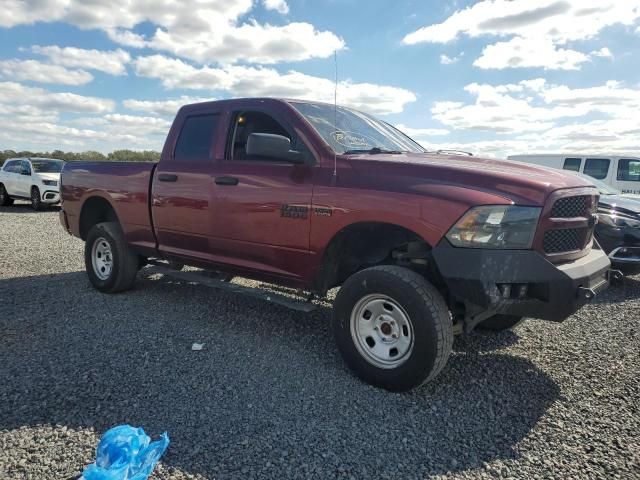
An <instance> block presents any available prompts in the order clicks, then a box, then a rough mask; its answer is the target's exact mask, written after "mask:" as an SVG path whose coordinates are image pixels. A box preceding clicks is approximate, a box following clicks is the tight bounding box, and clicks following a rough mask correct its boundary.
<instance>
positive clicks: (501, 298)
mask: <svg viewBox="0 0 640 480" xmlns="http://www.w3.org/2000/svg"><path fill="white" fill-rule="evenodd" d="M432 254H433V259H434V260H435V263H436V266H437V268H438V270H439V272H440V274H441V276H442V278H443V280H444V282H445V283H446V285H447V288H448V291H449V293H450V296H451V301H452V302H454V303H457V304H458V305H463V306H464V311H465V323H466V324H467V328H473V326H475V325H476V324H477V323H480V322H481V321H482V320H484V319H486V318H488V317H490V316H492V315H496V314H505V315H516V316H522V317H532V318H540V319H543V320H551V321H555V322H561V321H563V320H564V319H566V318H567V317H568V316H570V315H571V314H573V313H574V312H576V311H577V310H578V309H579V308H580V307H582V306H583V305H584V304H586V303H587V302H588V301H590V300H591V299H592V298H593V296H594V295H595V294H597V293H599V292H600V291H602V290H604V289H605V288H607V286H608V285H609V270H610V267H611V264H610V262H609V258H608V257H607V255H606V254H605V253H604V252H603V251H602V250H600V249H599V248H595V247H594V248H593V249H592V250H591V252H590V253H589V254H588V255H586V256H584V257H582V258H579V259H577V260H574V261H571V262H566V263H562V264H557V265H556V264H553V263H551V262H549V261H548V260H546V259H545V258H543V257H542V256H541V255H540V254H539V253H537V252H535V251H532V250H485V249H469V248H455V247H452V246H451V245H450V244H449V242H447V241H446V240H443V241H442V242H441V243H440V244H439V245H438V246H437V247H436V248H434V249H433V250H432Z"/></svg>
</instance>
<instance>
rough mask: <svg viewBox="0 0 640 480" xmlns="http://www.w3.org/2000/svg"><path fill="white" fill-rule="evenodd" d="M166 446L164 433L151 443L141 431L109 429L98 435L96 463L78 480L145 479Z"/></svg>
mask: <svg viewBox="0 0 640 480" xmlns="http://www.w3.org/2000/svg"><path fill="white" fill-rule="evenodd" d="M168 446H169V437H168V436H167V432H164V433H163V434H162V436H161V437H160V440H156V441H155V442H151V439H150V438H149V436H148V435H147V434H146V433H144V430H143V429H142V428H134V427H132V426H130V425H119V426H117V427H113V428H111V429H109V430H107V431H106V432H105V433H104V435H102V438H101V439H100V443H98V448H96V463H93V464H91V465H89V466H88V467H87V468H85V470H84V472H83V474H82V477H81V479H84V480H146V479H147V478H149V475H151V472H152V471H153V468H154V467H155V466H156V463H157V462H158V460H159V459H160V457H161V456H162V455H163V454H164V452H165V450H166V449H167V447H168Z"/></svg>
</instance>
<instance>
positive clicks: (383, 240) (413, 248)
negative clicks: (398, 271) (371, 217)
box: [314, 222, 431, 295]
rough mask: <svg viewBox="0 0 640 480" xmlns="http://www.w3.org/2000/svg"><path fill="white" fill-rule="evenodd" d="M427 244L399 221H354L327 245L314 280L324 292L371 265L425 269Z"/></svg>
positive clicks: (319, 290)
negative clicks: (394, 265) (400, 224)
mask: <svg viewBox="0 0 640 480" xmlns="http://www.w3.org/2000/svg"><path fill="white" fill-rule="evenodd" d="M430 250H431V246H430V245H429V244H428V243H427V242H426V241H425V240H424V239H423V238H422V237H420V236H419V235H418V234H417V233H415V232H412V231H411V230H408V229H406V228H404V227H401V226H399V225H394V224H389V223H378V222H366V223H356V224H353V225H349V226H348V227H346V228H344V229H342V230H341V231H340V232H338V233H337V234H336V235H335V236H334V237H333V238H332V239H331V242H329V245H328V246H327V248H326V250H325V253H324V256H323V259H322V264H321V266H320V268H319V271H318V274H317V275H316V279H315V282H314V291H316V292H317V293H320V294H321V295H324V294H325V293H326V292H327V290H329V289H331V288H333V287H337V286H339V285H341V284H342V283H343V282H344V281H345V280H346V279H347V278H349V277H350V276H351V275H353V274H354V273H356V272H358V271H360V270H363V269H365V268H369V267H373V266H375V265H383V264H396V265H406V266H410V267H412V268H422V269H424V270H425V272H426V270H427V263H428V262H427V258H428V256H429V251H430Z"/></svg>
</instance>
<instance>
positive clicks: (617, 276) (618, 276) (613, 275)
mask: <svg viewBox="0 0 640 480" xmlns="http://www.w3.org/2000/svg"><path fill="white" fill-rule="evenodd" d="M607 280H609V283H611V284H613V285H620V284H621V283H622V282H623V281H624V274H623V273H622V272H621V271H620V270H613V269H612V270H609V271H608V272H607Z"/></svg>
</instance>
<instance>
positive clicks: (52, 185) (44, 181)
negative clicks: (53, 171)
mask: <svg viewBox="0 0 640 480" xmlns="http://www.w3.org/2000/svg"><path fill="white" fill-rule="evenodd" d="M42 184H43V185H48V186H49V187H56V186H58V182H56V181H55V180H42Z"/></svg>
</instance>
